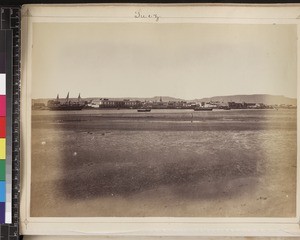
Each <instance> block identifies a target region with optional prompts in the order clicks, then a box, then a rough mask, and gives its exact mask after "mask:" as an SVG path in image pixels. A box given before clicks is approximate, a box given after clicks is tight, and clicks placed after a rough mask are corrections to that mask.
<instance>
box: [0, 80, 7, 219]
mask: <svg viewBox="0 0 300 240" xmlns="http://www.w3.org/2000/svg"><path fill="white" fill-rule="evenodd" d="M5 173H6V76H5V74H0V223H5V200H6V174H5Z"/></svg>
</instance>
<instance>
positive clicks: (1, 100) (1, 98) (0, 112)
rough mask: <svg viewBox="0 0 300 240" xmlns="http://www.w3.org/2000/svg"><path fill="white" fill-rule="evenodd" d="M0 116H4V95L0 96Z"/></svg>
mask: <svg viewBox="0 0 300 240" xmlns="http://www.w3.org/2000/svg"><path fill="white" fill-rule="evenodd" d="M0 116H6V97H5V96H3V95H1V96H0Z"/></svg>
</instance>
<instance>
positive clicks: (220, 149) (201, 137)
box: [31, 110, 297, 217]
mask: <svg viewBox="0 0 300 240" xmlns="http://www.w3.org/2000/svg"><path fill="white" fill-rule="evenodd" d="M296 135H297V130H296V110H278V111H276V110H230V111H212V112H194V111H191V110H152V111H151V112H150V113H138V112H137V111H136V110H82V111H67V112H60V111H47V110H44V111H33V112H32V159H31V161H32V162H31V164H32V170H31V171H32V175H31V216H34V217H294V216H295V214H296V155H297V139H296Z"/></svg>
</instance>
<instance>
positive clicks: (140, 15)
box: [134, 11, 160, 22]
mask: <svg viewBox="0 0 300 240" xmlns="http://www.w3.org/2000/svg"><path fill="white" fill-rule="evenodd" d="M134 18H147V19H154V20H155V21H156V22H158V21H159V19H160V16H159V15H158V14H156V13H150V14H149V13H148V14H145V13H142V12H140V11H136V12H134Z"/></svg>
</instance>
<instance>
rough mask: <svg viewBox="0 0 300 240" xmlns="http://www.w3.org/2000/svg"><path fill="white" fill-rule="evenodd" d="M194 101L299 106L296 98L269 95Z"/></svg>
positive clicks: (220, 97)
mask: <svg viewBox="0 0 300 240" xmlns="http://www.w3.org/2000/svg"><path fill="white" fill-rule="evenodd" d="M194 101H197V102H209V101H219V102H247V103H264V104H267V105H275V104H290V105H297V99H296V98H288V97H285V96H282V95H268V94H253V95H231V96H215V97H211V98H201V99H195V100H194Z"/></svg>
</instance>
